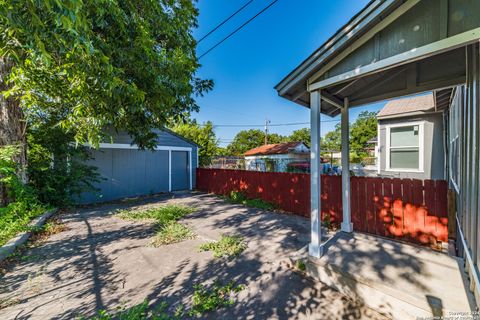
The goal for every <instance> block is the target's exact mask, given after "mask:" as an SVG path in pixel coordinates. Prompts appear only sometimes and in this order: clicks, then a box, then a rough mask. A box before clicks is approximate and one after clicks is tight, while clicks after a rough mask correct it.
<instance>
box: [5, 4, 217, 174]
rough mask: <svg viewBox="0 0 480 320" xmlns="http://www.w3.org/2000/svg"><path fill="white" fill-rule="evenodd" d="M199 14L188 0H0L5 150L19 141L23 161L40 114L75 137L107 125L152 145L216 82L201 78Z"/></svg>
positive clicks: (85, 137) (98, 136)
mask: <svg viewBox="0 0 480 320" xmlns="http://www.w3.org/2000/svg"><path fill="white" fill-rule="evenodd" d="M197 15H198V12H197V9H196V7H195V5H194V2H193V1H191V0H147V1H135V0H85V1H78V0H62V1H58V0H42V1H38V0H0V92H1V93H0V146H1V145H20V147H21V152H20V156H19V158H18V159H17V162H18V163H20V164H21V165H22V166H25V164H26V148H25V146H26V131H27V130H26V128H25V127H26V125H27V123H31V122H32V121H33V122H34V121H36V118H37V117H42V118H52V119H58V121H57V122H56V123H55V124H53V125H55V126H58V127H60V128H62V129H63V130H64V131H65V132H70V133H72V137H73V139H75V140H76V141H77V142H79V143H84V142H89V143H92V144H94V145H96V144H98V143H99V142H100V141H101V140H102V139H103V138H104V136H103V135H104V131H103V129H104V128H105V127H106V126H111V127H113V128H115V129H119V130H125V131H126V132H128V133H129V134H130V135H131V136H132V137H133V141H134V143H136V144H138V145H139V146H141V147H146V148H148V147H153V145H154V140H155V138H156V134H155V133H154V132H153V131H152V129H153V128H158V127H161V126H163V125H164V124H165V122H166V119H169V118H178V117H180V118H181V117H185V116H186V115H188V114H189V113H190V112H191V111H193V110H198V106H197V104H196V102H195V96H197V95H202V94H203V93H204V92H206V91H207V90H209V89H210V88H211V87H212V82H211V81H207V80H201V79H199V78H197V77H196V76H195V73H196V70H197V68H198V67H199V64H198V61H197V57H196V54H195V47H196V42H195V40H194V38H193V36H192V29H193V28H194V27H196V24H197V20H196V19H197ZM23 171H25V170H23ZM24 180H25V179H24Z"/></svg>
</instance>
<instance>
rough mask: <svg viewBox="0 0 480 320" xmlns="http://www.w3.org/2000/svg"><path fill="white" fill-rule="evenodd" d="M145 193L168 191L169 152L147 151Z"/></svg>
mask: <svg viewBox="0 0 480 320" xmlns="http://www.w3.org/2000/svg"><path fill="white" fill-rule="evenodd" d="M145 153H146V154H145V182H144V183H145V191H146V193H158V192H163V191H168V151H163V150H162V151H154V152H152V151H145Z"/></svg>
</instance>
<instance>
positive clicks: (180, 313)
mask: <svg viewBox="0 0 480 320" xmlns="http://www.w3.org/2000/svg"><path fill="white" fill-rule="evenodd" d="M243 289H244V286H243V285H235V283H234V282H233V281H231V282H229V283H227V284H226V285H222V284H221V283H220V282H218V281H216V282H214V283H213V285H212V286H210V287H207V286H205V285H202V284H198V285H195V286H194V293H193V296H192V305H191V308H190V309H186V308H185V306H183V305H180V306H178V307H177V308H176V309H175V311H174V312H173V314H171V313H169V312H168V304H167V303H166V302H161V303H160V304H159V305H158V306H157V307H156V308H153V309H151V308H150V307H149V305H148V301H147V300H144V301H143V302H142V303H140V304H138V305H136V306H133V307H131V308H126V307H125V306H123V307H119V308H117V310H116V311H115V312H112V313H110V312H107V311H105V310H102V311H100V312H98V314H97V315H96V316H95V317H93V318H91V320H113V319H122V320H147V319H148V320H154V319H155V320H179V319H186V318H191V317H201V316H202V315H205V314H206V313H208V312H212V311H215V310H218V309H220V308H223V307H229V306H231V305H233V304H234V303H235V301H234V295H235V294H236V293H238V292H240V291H241V290H243ZM80 319H86V318H84V317H80Z"/></svg>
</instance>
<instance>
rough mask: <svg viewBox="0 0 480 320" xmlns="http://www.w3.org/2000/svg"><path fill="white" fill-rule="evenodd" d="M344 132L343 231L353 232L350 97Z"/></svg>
mask: <svg viewBox="0 0 480 320" xmlns="http://www.w3.org/2000/svg"><path fill="white" fill-rule="evenodd" d="M341 125H342V129H341V134H342V207H343V222H342V227H341V228H342V231H343V232H352V231H353V224H352V217H351V213H350V138H349V126H350V124H349V119H348V98H345V100H344V103H343V108H342V120H341Z"/></svg>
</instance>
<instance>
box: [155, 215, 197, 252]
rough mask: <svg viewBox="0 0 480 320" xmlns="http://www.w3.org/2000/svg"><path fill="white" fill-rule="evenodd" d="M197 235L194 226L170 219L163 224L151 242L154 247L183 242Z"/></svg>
mask: <svg viewBox="0 0 480 320" xmlns="http://www.w3.org/2000/svg"><path fill="white" fill-rule="evenodd" d="M195 237H196V234H195V232H194V231H193V230H192V228H190V227H187V226H185V225H183V224H181V223H178V222H176V221H170V222H168V223H166V224H165V225H163V226H161V227H160V229H159V230H158V231H157V234H156V235H155V237H154V238H153V239H152V241H151V242H150V244H151V245H152V246H154V247H159V246H162V245H167V244H172V243H177V242H181V241H184V240H188V239H194V238H195Z"/></svg>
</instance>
